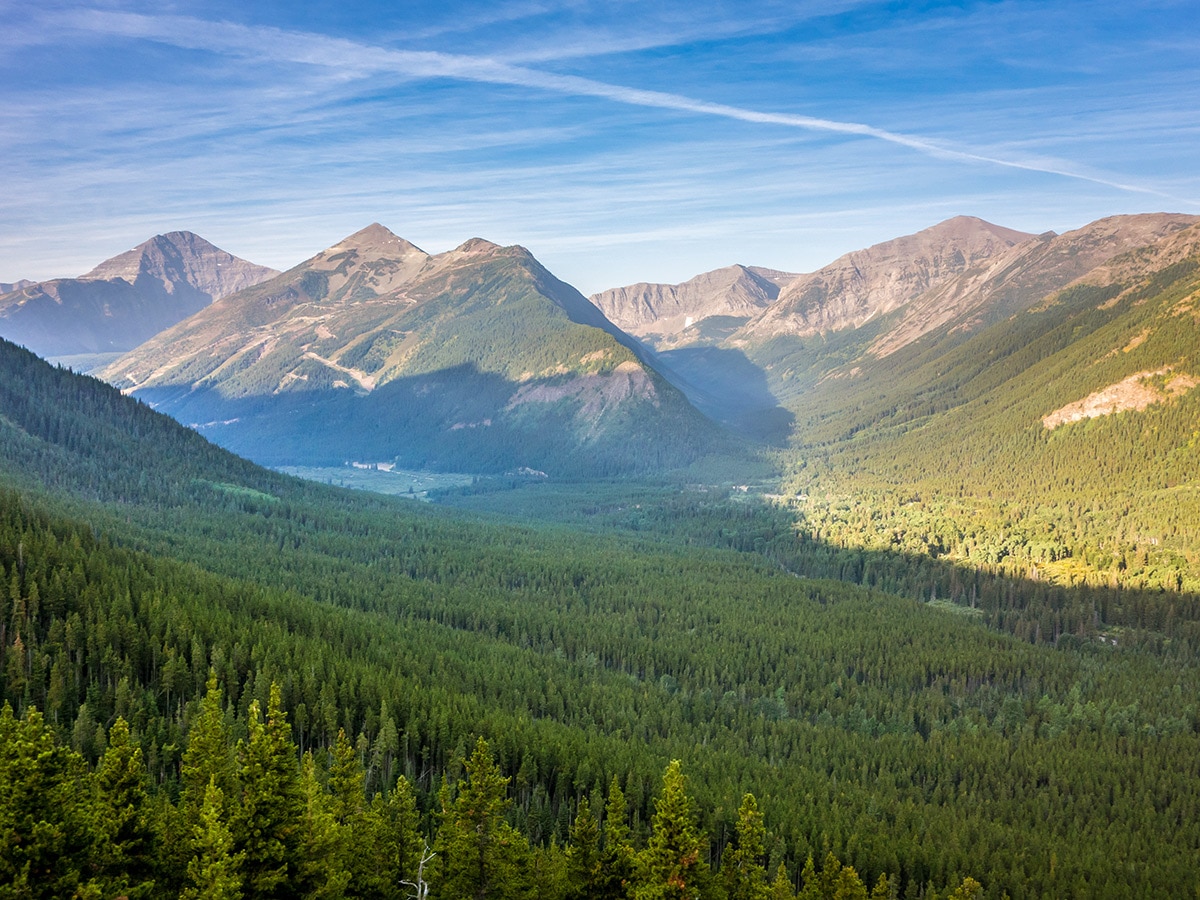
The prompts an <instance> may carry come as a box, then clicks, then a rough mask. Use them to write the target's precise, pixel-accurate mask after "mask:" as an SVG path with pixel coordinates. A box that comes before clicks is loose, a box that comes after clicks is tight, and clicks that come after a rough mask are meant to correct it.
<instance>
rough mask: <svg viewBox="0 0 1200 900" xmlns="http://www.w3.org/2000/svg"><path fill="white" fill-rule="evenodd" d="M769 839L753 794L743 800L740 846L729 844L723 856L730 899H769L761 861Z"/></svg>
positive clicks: (724, 874) (740, 813)
mask: <svg viewBox="0 0 1200 900" xmlns="http://www.w3.org/2000/svg"><path fill="white" fill-rule="evenodd" d="M766 838H767V830H766V826H764V825H763V817H762V813H760V812H759V811H758V801H757V800H756V799H755V798H754V795H753V794H746V795H745V796H744V797H743V798H742V805H741V807H739V809H738V821H737V846H736V847H735V846H734V845H732V844H731V845H729V846H727V847H726V848H725V853H724V854H723V855H722V857H721V876H722V881H723V882H724V883H725V896H726V898H727V900H767V898H768V897H769V895H770V889H769V888H768V886H767V870H766V868H765V867H764V866H763V863H762V860H763V857H764V856H765V855H766V847H765V846H764V845H765V843H766Z"/></svg>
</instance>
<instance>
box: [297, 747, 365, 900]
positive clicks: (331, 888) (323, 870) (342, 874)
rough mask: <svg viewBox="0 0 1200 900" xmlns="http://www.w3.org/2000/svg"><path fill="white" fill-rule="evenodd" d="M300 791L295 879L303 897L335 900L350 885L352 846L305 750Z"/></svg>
mask: <svg viewBox="0 0 1200 900" xmlns="http://www.w3.org/2000/svg"><path fill="white" fill-rule="evenodd" d="M359 771H360V772H361V771H362V770H361V767H360V769H359ZM300 792H301V794H302V795H303V797H304V814H303V817H302V820H301V821H302V826H301V829H300V835H301V838H300V853H299V855H298V860H299V864H298V867H299V872H298V881H299V884H300V885H301V890H302V891H303V896H304V897H306V898H309V900H338V898H342V897H345V896H346V889H347V887H348V886H349V884H350V880H351V873H350V869H349V866H348V862H349V859H350V857H351V855H352V853H353V852H354V849H355V848H354V847H353V845H352V844H351V840H350V838H351V835H350V829H349V827H348V826H343V825H341V824H340V823H339V822H338V820H337V816H336V814H335V812H334V806H335V798H334V797H331V796H330V795H329V793H328V792H326V790H325V787H324V785H322V784H321V780H320V777H319V776H318V774H317V764H316V761H315V760H314V759H313V755H312V753H305V754H304V758H303V760H301V763H300ZM359 849H360V850H361V849H363V848H359Z"/></svg>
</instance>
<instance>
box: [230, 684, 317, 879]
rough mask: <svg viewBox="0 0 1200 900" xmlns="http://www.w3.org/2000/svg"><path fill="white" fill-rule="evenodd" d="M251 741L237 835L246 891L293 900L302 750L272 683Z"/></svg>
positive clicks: (254, 711)
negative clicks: (298, 750)
mask: <svg viewBox="0 0 1200 900" xmlns="http://www.w3.org/2000/svg"><path fill="white" fill-rule="evenodd" d="M247 726H248V727H249V737H248V738H247V740H246V741H245V742H244V743H243V744H242V745H241V751H242V752H241V756H242V807H241V810H240V816H239V818H238V828H237V831H236V834H237V835H238V836H239V838H240V840H239V845H240V846H241V848H242V849H243V850H244V852H245V854H246V859H245V863H244V864H243V872H244V873H245V889H246V892H247V893H248V894H250V895H251V896H253V897H255V898H263V900H267V898H274V897H280V898H282V897H292V896H295V894H296V889H295V888H296V883H297V882H298V880H299V877H300V876H299V872H298V865H297V863H298V859H297V851H298V847H299V843H300V822H301V817H302V815H303V799H302V797H301V793H300V775H299V771H298V768H299V767H298V765H297V763H296V746H295V744H293V743H292V737H291V730H290V729H289V728H288V724H287V717H286V716H285V714H284V712H283V702H282V699H281V695H280V690H279V685H278V684H275V683H272V684H271V688H270V699H269V700H268V702H267V717H266V721H265V722H264V721H263V720H262V716H261V715H260V713H259V706H258V701H257V700H255V701H253V702H251V704H250V710H249V717H248V721H247Z"/></svg>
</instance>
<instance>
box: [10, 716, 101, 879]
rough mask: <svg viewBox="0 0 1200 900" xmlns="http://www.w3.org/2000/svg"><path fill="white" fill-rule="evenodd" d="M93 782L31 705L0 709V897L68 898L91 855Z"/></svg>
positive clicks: (73, 754) (85, 868) (80, 762)
mask: <svg viewBox="0 0 1200 900" xmlns="http://www.w3.org/2000/svg"><path fill="white" fill-rule="evenodd" d="M90 795H91V786H90V784H89V778H88V774H87V770H86V767H85V764H84V761H83V759H82V757H80V756H79V754H78V753H76V752H74V751H73V750H70V749H68V748H66V747H61V746H58V745H57V743H56V741H55V739H54V733H53V732H52V731H51V730H50V729H49V728H48V727H46V725H45V723H44V721H43V720H42V716H41V713H39V712H38V711H37V710H35V709H33V708H32V707H31V708H29V709H28V710H26V712H25V715H24V716H23V717H22V718H20V719H17V718H16V717H15V716H14V715H13V711H12V707H11V706H9V704H8V703H5V704H4V707H3V709H2V710H0V898H9V897H11V898H18V897H19V898H34V900H40V898H46V900H54V898H59V897H70V896H72V895H74V894H75V892H76V891H77V890H79V889H80V888H81V886H83V885H84V883H85V872H86V871H87V869H89V868H90V862H91V858H92V857H91V853H92V845H91V835H90V833H89V828H88V812H89V810H88V804H89V801H90V799H91V796H90Z"/></svg>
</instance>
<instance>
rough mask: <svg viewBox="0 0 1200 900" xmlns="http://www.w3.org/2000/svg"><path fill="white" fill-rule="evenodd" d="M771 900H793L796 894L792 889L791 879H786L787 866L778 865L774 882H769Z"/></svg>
mask: <svg viewBox="0 0 1200 900" xmlns="http://www.w3.org/2000/svg"><path fill="white" fill-rule="evenodd" d="M770 897H771V900H795V897H796V892H795V890H793V889H792V879H791V878H789V877H788V871H787V866H785V865H784V864H783V863H780V864H779V868H778V869H777V870H776V872H775V880H774V881H772V882H771V894H770Z"/></svg>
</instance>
